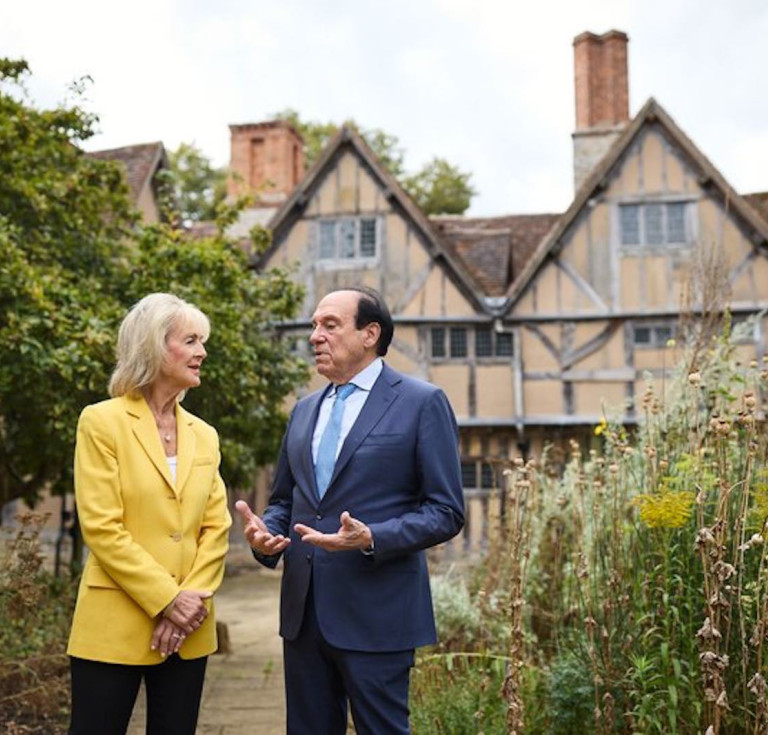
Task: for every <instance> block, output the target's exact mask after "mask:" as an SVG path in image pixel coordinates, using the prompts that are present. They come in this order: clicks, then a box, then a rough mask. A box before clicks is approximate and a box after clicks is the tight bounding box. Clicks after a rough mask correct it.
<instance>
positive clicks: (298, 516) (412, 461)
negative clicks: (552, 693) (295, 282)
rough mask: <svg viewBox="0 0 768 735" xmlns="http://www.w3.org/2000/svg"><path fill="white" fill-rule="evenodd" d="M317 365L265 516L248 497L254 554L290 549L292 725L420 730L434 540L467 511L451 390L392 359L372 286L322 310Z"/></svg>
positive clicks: (287, 649)
mask: <svg viewBox="0 0 768 735" xmlns="http://www.w3.org/2000/svg"><path fill="white" fill-rule="evenodd" d="M312 326H313V331H312V336H311V337H310V343H311V344H312V346H313V348H314V353H315V362H316V366H317V371H318V372H319V373H320V375H322V376H323V377H325V378H327V379H328V380H329V381H331V382H330V384H329V385H328V386H327V387H326V388H325V389H324V390H321V391H318V392H316V393H313V394H312V395H309V396H307V397H306V398H303V399H302V400H300V401H299V402H298V403H297V404H296V407H295V408H294V410H293V413H292V414H291V418H290V421H289V424H288V428H287V430H286V433H285V436H284V438H283V444H282V448H281V450H280V457H279V460H278V465H277V470H276V474H275V480H274V484H273V487H272V493H271V496H270V501H269V505H268V507H267V509H266V511H265V513H264V515H263V519H262V518H259V517H257V516H255V515H254V514H253V513H252V512H251V510H250V509H249V508H248V506H247V505H246V504H245V503H244V502H242V501H239V502H238V504H237V509H238V511H239V512H240V514H241V515H242V516H243V520H244V522H245V536H246V539H247V540H248V542H249V543H250V545H251V547H252V549H253V551H254V556H256V558H257V559H258V560H259V561H260V562H261V563H263V564H265V565H266V566H269V567H274V566H275V565H276V564H277V561H278V558H279V557H280V556H281V555H282V556H283V559H284V572H283V580H282V598H281V605H280V607H281V613H280V634H281V635H282V637H283V651H284V663H285V687H286V705H287V711H288V733H289V735H337V734H338V735H343V734H344V733H345V732H346V725H347V700H349V702H350V704H351V707H352V717H353V719H354V722H355V728H356V730H357V733H358V735H382V734H384V733H387V734H389V733H408V732H409V725H408V683H409V674H410V669H411V667H412V665H413V659H414V649H415V648H416V647H417V646H423V645H426V644H430V643H434V642H435V640H436V634H435V624H434V618H433V613H432V600H431V596H430V591H429V579H428V574H427V564H426V558H425V555H424V549H426V548H429V547H430V546H434V545H435V544H439V543H441V542H443V541H447V540H448V539H450V538H451V537H453V536H454V535H456V534H457V533H458V532H459V531H460V530H461V527H462V525H463V523H464V503H463V494H462V488H461V470H460V463H459V455H458V430H457V427H456V420H455V418H454V415H453V412H452V410H451V407H450V405H449V404H448V401H447V399H446V397H445V395H444V394H443V392H442V391H440V390H438V389H437V388H435V387H434V386H431V385H429V384H428V383H425V382H423V381H419V380H415V379H413V378H410V377H407V376H405V375H401V374H400V373H398V372H395V371H394V370H392V369H391V368H390V367H388V366H387V365H385V364H384V362H383V361H382V359H381V357H382V356H383V355H385V354H386V352H387V348H388V346H389V343H390V341H391V340H392V333H393V329H394V328H393V324H392V318H391V316H390V314H389V310H388V309H387V307H386V304H385V303H384V301H383V299H382V298H381V296H380V295H379V294H378V293H377V292H376V291H373V290H371V289H365V288H351V289H348V290H343V291H335V292H333V293H330V294H329V295H327V296H326V297H325V298H323V299H322V300H321V301H320V303H319V304H318V306H317V309H316V311H315V313H314V315H313V317H312Z"/></svg>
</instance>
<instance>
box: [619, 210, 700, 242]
mask: <svg viewBox="0 0 768 735" xmlns="http://www.w3.org/2000/svg"><path fill="white" fill-rule="evenodd" d="M616 207H617V215H616V228H617V242H618V243H619V248H620V250H621V252H622V253H623V254H625V255H629V254H637V253H643V252H648V251H654V250H663V249H669V248H687V247H690V246H691V245H692V244H693V243H694V242H695V239H696V232H695V214H694V213H695V211H696V200H695V199H691V198H685V199H647V200H625V201H620V202H618V203H617V205H616ZM680 208H682V214H679V212H680ZM633 211H634V212H635V215H634V218H632V217H629V216H628V215H629V213H630V212H633ZM654 213H656V214H657V215H658V216H654ZM633 219H634V221H631V220H633ZM681 226H682V239H680V237H679V233H680V227H681ZM654 228H656V229H654ZM652 233H653V237H652ZM673 238H674V239H673ZM651 239H653V242H651V241H649V240H651Z"/></svg>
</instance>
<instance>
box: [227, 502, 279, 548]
mask: <svg viewBox="0 0 768 735" xmlns="http://www.w3.org/2000/svg"><path fill="white" fill-rule="evenodd" d="M235 510H237V512H238V513H239V514H240V517H241V518H242V519H243V535H244V536H245V540H246V541H247V542H248V543H249V544H250V546H251V548H252V549H256V551H258V552H259V553H260V554H264V555H265V556H272V555H273V554H279V553H280V552H281V551H283V549H285V547H286V546H288V544H290V543H291V539H289V538H286V537H285V536H282V535H280V534H278V535H277V536H273V535H272V534H271V533H270V531H269V529H268V528H267V527H266V525H265V524H264V521H262V520H261V518H259V517H258V516H257V515H256V514H255V513H254V512H253V511H252V510H251V509H250V508H249V507H248V503H246V502H245V501H244V500H238V501H237V502H236V503H235Z"/></svg>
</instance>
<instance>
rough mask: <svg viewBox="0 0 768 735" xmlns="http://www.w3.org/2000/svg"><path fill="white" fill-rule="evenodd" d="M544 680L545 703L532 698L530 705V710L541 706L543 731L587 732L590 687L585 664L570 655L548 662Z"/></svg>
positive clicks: (590, 719) (556, 733) (558, 734)
mask: <svg viewBox="0 0 768 735" xmlns="http://www.w3.org/2000/svg"><path fill="white" fill-rule="evenodd" d="M548 680H549V681H548V684H549V686H548V690H549V696H548V697H547V699H546V704H544V703H543V702H537V701H536V700H535V699H534V700H531V702H530V708H531V709H532V710H537V709H539V708H540V707H542V705H543V707H542V708H543V709H545V710H546V711H547V717H548V719H549V722H548V726H547V730H546V731H547V732H548V733H551V735H570V733H576V732H591V731H592V728H593V727H594V712H593V710H594V686H593V684H592V673H591V671H590V670H589V664H588V662H587V661H586V660H585V659H584V658H583V657H581V658H579V657H577V656H574V655H570V654H566V655H565V656H563V657H562V658H557V659H555V660H554V661H553V663H552V668H551V669H550V671H549V677H548ZM531 714H533V713H531Z"/></svg>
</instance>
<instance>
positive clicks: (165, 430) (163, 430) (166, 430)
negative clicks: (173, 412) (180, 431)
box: [154, 414, 175, 444]
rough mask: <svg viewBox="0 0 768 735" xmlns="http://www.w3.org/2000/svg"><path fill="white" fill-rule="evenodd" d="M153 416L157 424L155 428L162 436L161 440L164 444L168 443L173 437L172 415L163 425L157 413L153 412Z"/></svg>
mask: <svg viewBox="0 0 768 735" xmlns="http://www.w3.org/2000/svg"><path fill="white" fill-rule="evenodd" d="M154 416H155V423H156V424H157V430H158V431H159V432H160V436H161V437H162V439H163V441H164V442H165V443H166V444H170V443H171V440H172V439H173V431H174V426H173V424H174V419H175V417H174V416H171V417H170V419H169V421H168V422H167V424H165V425H164V422H162V421H161V420H160V419H159V418H158V416H157V414H154Z"/></svg>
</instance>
